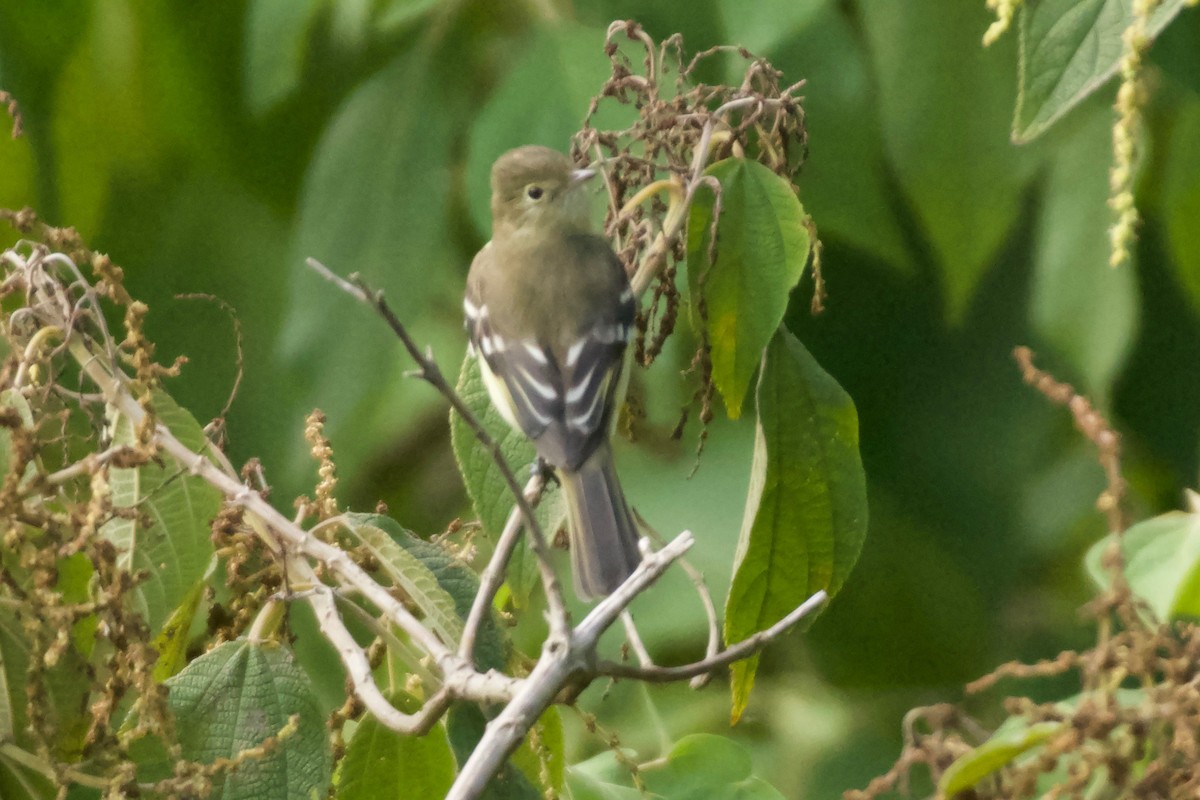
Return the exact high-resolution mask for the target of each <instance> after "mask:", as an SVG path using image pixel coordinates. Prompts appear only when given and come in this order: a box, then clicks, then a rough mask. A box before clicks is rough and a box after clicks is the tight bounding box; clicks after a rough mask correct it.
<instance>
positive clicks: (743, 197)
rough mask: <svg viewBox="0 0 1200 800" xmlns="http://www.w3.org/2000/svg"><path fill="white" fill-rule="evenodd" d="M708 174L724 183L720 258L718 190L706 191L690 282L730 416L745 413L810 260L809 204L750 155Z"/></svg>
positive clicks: (696, 218)
mask: <svg viewBox="0 0 1200 800" xmlns="http://www.w3.org/2000/svg"><path fill="white" fill-rule="evenodd" d="M706 174H708V175H711V176H713V177H715V178H716V179H717V180H718V181H720V183H721V215H720V218H719V219H718V220H717V247H716V253H715V258H714V259H713V261H712V263H711V264H709V263H708V256H709V252H710V248H709V243H710V240H711V229H712V225H711V223H712V216H713V206H714V195H713V194H712V193H711V192H701V193H700V194H699V195H698V196H697V197H696V200H695V202H694V203H693V204H692V208H691V211H690V216H689V218H688V242H687V264H688V284H689V286H690V287H691V288H692V296H693V297H694V298H700V297H702V298H703V301H704V303H705V306H706V309H707V315H706V323H707V329H708V343H709V345H710V346H711V348H712V376H713V382H714V383H715V384H716V386H717V389H719V390H720V392H721V396H722V397H723V398H724V399H725V407H726V408H727V409H728V411H729V416H730V418H731V419H737V418H738V417H739V416H741V413H742V402H743V400H744V399H745V397H746V390H747V389H748V388H749V386H750V379H751V378H752V377H753V376H754V370H755V369H756V368H757V367H758V362H759V360H760V359H761V358H762V351H763V348H764V347H766V346H767V343H768V342H770V341H771V336H772V334H774V332H775V329H776V328H777V327H779V323H780V322H782V321H783V315H784V312H785V311H787V304H788V292H790V291H791V289H792V287H794V286H795V285H796V284H797V283H798V282H799V280H800V275H801V273H802V272H803V271H804V265H805V264H806V263H807V262H808V251H809V245H810V243H809V236H808V230H807V229H806V228H805V227H804V209H803V208H802V207H801V206H800V201H799V200H798V199H796V193H795V192H794V191H793V190H792V187H791V185H790V184H788V182H787V181H786V180H784V179H783V178H781V177H779V176H778V175H776V174H775V173H773V172H771V170H770V169H768V168H767V167H765V166H763V165H762V164H759V163H758V162H757V161H751V160H748V159H744V158H730V159H726V160H724V161H719V162H717V163H716V164H713V165H712V166H711V167H709V168H708V170H707V171H706Z"/></svg>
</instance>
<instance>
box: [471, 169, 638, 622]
mask: <svg viewBox="0 0 1200 800" xmlns="http://www.w3.org/2000/svg"><path fill="white" fill-rule="evenodd" d="M594 174H595V173H594V171H593V170H587V169H575V167H574V165H573V164H572V163H571V161H570V159H568V158H567V157H566V156H564V155H563V154H562V153H559V152H556V151H554V150H551V149H549V148H546V147H535V146H528V147H519V148H517V149H515V150H510V151H508V152H507V153H505V154H504V155H502V156H500V158H499V159H498V160H497V161H496V163H495V164H494V165H493V166H492V240H491V241H490V242H488V243H487V244H486V245H484V247H483V249H482V250H480V251H479V253H478V255H476V256H475V260H474V261H473V262H472V263H471V271H470V274H469V275H468V276H467V292H466V296H465V298H464V299H463V309H464V311H465V313H466V324H467V330H468V332H469V333H470V337H471V349H472V350H473V352H474V353H475V355H476V357H477V358H478V359H479V367H480V371H481V372H482V374H483V378H484V383H485V384H486V385H487V389H488V394H489V396H490V397H491V400H492V403H493V404H494V405H495V406H496V409H497V410H498V411H499V412H500V415H501V416H502V417H504V419H505V421H507V422H508V424H509V425H512V426H513V427H514V428H516V429H518V430H520V431H522V432H523V433H524V434H525V435H526V436H528V437H529V438H530V439H531V440H533V444H534V447H535V448H536V450H537V454H538V457H539V458H540V459H541V460H542V461H544V462H545V463H546V464H548V465H549V466H551V467H553V468H554V469H555V471H556V473H557V475H558V479H559V481H560V482H561V483H562V487H563V492H564V496H565V499H566V504H567V530H568V533H569V536H570V547H571V567H572V571H573V572H574V575H575V591H576V593H577V594H578V595H579V596H580V597H581V598H583V599H585V600H588V599H592V598H595V597H598V596H602V595H607V594H610V593H611V592H612V591H613V590H614V589H616V588H617V586H619V585H620V584H621V582H622V581H624V580H625V579H626V578H627V577H629V575H630V573H632V572H633V570H634V569H635V568H636V567H637V565H638V563H639V562H640V561H641V554H640V553H639V551H638V533H637V525H636V524H635V522H634V519H633V513H632V512H631V511H630V510H629V505H628V504H627V503H626V502H625V496H624V494H623V493H622V492H621V485H620V483H619V482H618V481H617V473H616V469H615V467H614V466H613V459H612V448H611V446H610V445H609V435H610V434H611V432H612V428H613V426H614V424H615V421H616V417H617V407H618V404H619V403H620V402H621V401H622V398H623V396H624V393H625V380H624V379H625V378H626V377H627V373H626V372H625V358H624V355H625V349H626V345H627V344H628V342H629V339H630V337H631V336H632V334H633V318H634V314H635V313H636V311H637V305H636V303H635V301H634V297H633V290H632V288H630V285H629V278H628V276H627V275H626V274H625V269H624V268H623V267H622V266H621V261H620V259H618V258H617V256H616V254H615V253H614V252H613V251H612V248H611V247H610V246H609V244H608V242H607V241H605V239H604V238H603V237H601V236H598V235H596V234H594V233H592V232H591V220H590V213H589V212H590V208H589V206H590V203H589V199H588V196H587V194H586V192H585V185H586V182H587V179H588V178H590V177H592V176H593V175H594Z"/></svg>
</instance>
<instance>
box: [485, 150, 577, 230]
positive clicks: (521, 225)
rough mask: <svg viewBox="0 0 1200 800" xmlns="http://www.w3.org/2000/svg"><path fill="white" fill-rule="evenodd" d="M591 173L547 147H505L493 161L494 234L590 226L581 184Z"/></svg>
mask: <svg viewBox="0 0 1200 800" xmlns="http://www.w3.org/2000/svg"><path fill="white" fill-rule="evenodd" d="M593 175H595V171H594V170H590V169H576V167H575V165H574V164H572V163H571V160H570V159H569V158H567V157H566V156H565V155H563V154H562V153H560V152H558V151H557V150H551V149H550V148H548V147H539V146H537V145H529V146H526V147H518V148H517V149H515V150H509V151H508V152H507V153H505V154H504V155H502V156H500V158H498V159H497V160H496V163H495V164H494V165H493V166H492V229H493V236H496V235H497V234H501V235H510V236H512V235H515V236H521V235H523V234H528V233H532V232H539V231H545V232H561V231H570V232H574V231H586V230H589V229H590V228H591V219H590V217H591V209H590V203H589V200H588V196H587V192H586V191H584V186H585V184H586V183H587V181H588V179H589V178H591V177H592V176H593Z"/></svg>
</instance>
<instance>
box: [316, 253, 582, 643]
mask: <svg viewBox="0 0 1200 800" xmlns="http://www.w3.org/2000/svg"><path fill="white" fill-rule="evenodd" d="M306 263H307V264H308V266H309V267H310V268H312V269H313V270H314V271H315V272H316V273H317V274H319V275H320V276H321V277H323V278H325V279H326V280H328V281H330V282H331V283H333V284H334V285H335V286H337V287H338V288H339V289H341V290H342V291H343V292H346V293H347V294H349V295H350V296H351V297H353V298H354V299H356V300H358V301H359V302H360V303H365V304H366V305H368V306H370V307H372V308H373V309H375V312H376V313H377V314H379V316H381V317H382V318H383V320H384V321H385V322H386V323H387V324H388V326H389V327H390V328H391V329H392V332H393V333H395V334H396V336H397V338H399V339H400V341H401V343H402V344H403V345H404V348H405V349H406V350H408V354H409V355H410V356H411V357H412V359H413V361H415V362H417V365H418V367H419V370H418V373H419V375H420V377H421V379H422V380H424V381H425V382H426V383H428V384H429V385H431V386H433V387H434V388H435V389H437V391H438V392H439V393H440V394H441V395H442V396H443V397H445V398H446V400H447V401H448V402H449V403H450V406H451V407H452V408H453V409H454V410H455V412H457V413H458V415H459V416H460V417H462V419H463V421H464V422H466V423H467V425H468V426H469V427H470V428H471V430H472V431H473V432H474V434H475V438H476V439H477V440H478V441H479V443H480V444H481V445H483V447H484V449H485V450H487V451H488V453H489V454H490V455H491V457H492V460H493V461H494V462H495V464H496V468H497V470H498V471H499V472H500V476H501V478H503V480H504V482H505V484H506V485H507V486H508V490H509V491H510V492H511V493H512V495H513V498H514V500H515V501H516V505H517V508H519V509H520V511H521V516H522V517H523V518H524V522H525V527H526V529H527V530H528V531H529V534H530V548H531V549H532V550H533V552H534V554H535V555H536V556H537V560H538V570H539V572H540V573H541V577H542V586H543V588H544V589H545V592H546V603H547V605H548V606H549V617H550V633H551V635H552V636H558V637H564V636H566V635H567V632H568V630H569V629H570V618H569V616H568V613H567V607H566V603H565V602H564V601H563V594H562V584H561V583H560V582H559V580H558V576H557V574H555V572H554V567H553V565H552V564H551V563H550V548H549V545H548V544H547V542H546V535H545V533H544V532H543V531H542V526H541V523H539V522H538V520H537V517H536V516H535V515H534V513H533V507H532V506H531V505H530V504H529V501H528V500H526V499H525V495H524V493H523V492H522V490H521V486H520V484H518V483H517V478H516V475H514V474H513V471H512V468H511V467H510V466H509V465H508V462H507V461H506V460H505V458H504V453H503V451H501V449H500V444H499V443H498V442H497V441H496V440H495V439H494V438H493V437H492V436H491V434H489V433H488V432H487V430H486V429H485V428H484V427H483V423H481V422H480V421H479V419H478V418H477V417H476V416H475V415H474V414H473V413H472V412H471V410H470V409H469V408H467V405H466V403H464V402H463V400H462V398H461V397H459V396H458V393H457V392H456V391H454V387H453V386H451V385H450V384H449V382H448V381H447V380H446V378H445V376H443V375H442V371H441V369H440V368H439V367H438V365H437V362H435V361H434V360H433V358H432V356H431V354H429V353H422V352H421V349H420V348H419V347H418V346H417V343H416V341H414V340H413V338H412V336H410V335H409V333H408V329H407V328H405V327H404V323H402V322H400V320H399V319H398V318H397V317H396V315H395V313H394V312H393V311H392V309H391V307H390V306H389V305H388V304H387V301H386V300H384V298H383V293H382V292H379V291H376V290H373V289H371V287H369V286H368V285H367V284H366V283H365V282H364V281H363V280H362V278H360V277H358V276H356V275H352V276H350V279H349V280H347V279H345V278H342V277H340V276H338V275H337V274H335V273H334V272H333V271H332V270H330V269H329V268H328V267H326V266H325V265H324V264H322V263H321V262H319V261H317V260H316V259H315V258H310V259H308V260H307V262H306Z"/></svg>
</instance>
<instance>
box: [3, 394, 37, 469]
mask: <svg viewBox="0 0 1200 800" xmlns="http://www.w3.org/2000/svg"><path fill="white" fill-rule="evenodd" d="M0 408H2V409H12V410H13V411H15V412H16V419H18V420H20V427H21V428H24V429H26V430H27V431H31V430H33V409H31V408H30V407H29V401H28V400H26V399H25V396H24V395H22V394H21V393H20V392H18V391H15V390H13V389H5V390H4V391H3V392H0ZM12 430H13V429H12V428H9V427H8V426H0V482H2V481H4V480H5V478H6V476H7V475H8V471H9V469H10V467H11V464H12V450H13V445H12ZM35 470H36V467H35V466H34V465H33V464H32V463H31V464H26V465H25V474H24V475H23V476H22V478H21V479H22V481H24V480H25V479H27V478H28V477H29V476H30V475H31V474H32V473H33V472H34V471H35Z"/></svg>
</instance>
